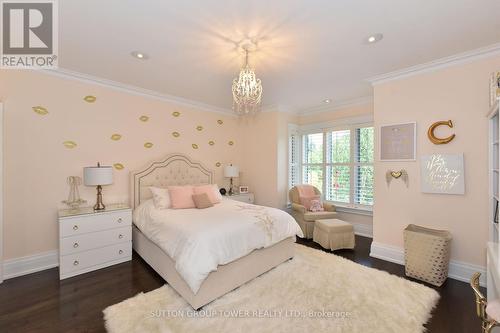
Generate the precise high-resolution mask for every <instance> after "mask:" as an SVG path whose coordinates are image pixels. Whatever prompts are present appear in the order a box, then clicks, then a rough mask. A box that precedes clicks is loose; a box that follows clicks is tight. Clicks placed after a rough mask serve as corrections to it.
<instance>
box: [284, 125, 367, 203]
mask: <svg viewBox="0 0 500 333" xmlns="http://www.w3.org/2000/svg"><path fill="white" fill-rule="evenodd" d="M373 135H374V131H373V127H372V126H371V125H356V126H347V127H344V128H338V129H331V130H323V131H318V132H312V133H306V134H303V135H302V136H299V135H295V136H294V137H293V138H292V136H290V140H294V143H293V144H294V147H295V148H294V149H295V151H294V152H293V154H294V156H296V155H297V154H299V153H298V152H297V148H296V147H297V146H298V145H297V140H298V139H301V144H300V147H301V152H300V157H301V163H300V165H299V166H297V160H294V164H293V168H295V173H294V175H295V174H297V175H300V176H301V178H300V179H298V178H294V179H293V182H290V186H293V185H295V184H298V183H307V184H311V185H314V186H316V187H317V188H318V189H320V190H321V191H322V193H323V194H324V196H325V198H324V199H325V200H327V201H333V202H335V203H337V204H340V205H342V204H345V205H348V206H371V205H373ZM290 149H291V148H290ZM290 155H292V151H291V152H290ZM290 168H292V165H290ZM299 168H300V172H299V171H298V169H299ZM292 183H293V185H292Z"/></svg>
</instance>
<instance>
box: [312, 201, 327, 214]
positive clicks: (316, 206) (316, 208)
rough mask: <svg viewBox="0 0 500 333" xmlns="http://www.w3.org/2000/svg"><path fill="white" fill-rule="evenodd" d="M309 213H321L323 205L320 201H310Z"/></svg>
mask: <svg viewBox="0 0 500 333" xmlns="http://www.w3.org/2000/svg"><path fill="white" fill-rule="evenodd" d="M309 210H310V211H311V212H323V211H324V210H325V209H324V208H323V204H322V203H321V200H316V199H313V200H311V207H310V208H309Z"/></svg>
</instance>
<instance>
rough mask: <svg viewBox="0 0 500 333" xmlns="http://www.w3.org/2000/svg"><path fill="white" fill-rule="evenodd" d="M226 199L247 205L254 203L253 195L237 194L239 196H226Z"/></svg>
mask: <svg viewBox="0 0 500 333" xmlns="http://www.w3.org/2000/svg"><path fill="white" fill-rule="evenodd" d="M226 198H229V199H232V200H236V201H241V202H246V203H249V204H253V203H254V202H255V197H254V195H253V193H239V194H233V195H227V196H226Z"/></svg>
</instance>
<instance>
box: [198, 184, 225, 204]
mask: <svg viewBox="0 0 500 333" xmlns="http://www.w3.org/2000/svg"><path fill="white" fill-rule="evenodd" d="M203 193H205V194H206V195H207V196H208V198H209V199H210V202H211V203H212V204H217V203H219V202H221V200H222V197H221V195H220V193H219V189H218V186H217V185H216V184H209V185H199V186H195V187H194V194H203Z"/></svg>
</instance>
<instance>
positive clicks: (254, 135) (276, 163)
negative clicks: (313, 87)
mask: <svg viewBox="0 0 500 333" xmlns="http://www.w3.org/2000/svg"><path fill="white" fill-rule="evenodd" d="M296 122H297V119H296V116H294V115H292V114H290V113H286V112H281V111H272V112H262V113H259V114H257V115H256V116H254V117H251V118H246V119H242V120H240V125H241V130H242V137H243V157H242V159H243V165H245V166H247V167H246V173H245V175H244V177H245V179H247V180H248V184H247V185H249V186H250V189H251V191H252V192H254V193H255V197H256V203H257V204H260V205H267V206H271V207H276V208H284V207H285V206H286V203H287V197H286V196H287V191H288V124H289V123H296Z"/></svg>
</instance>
